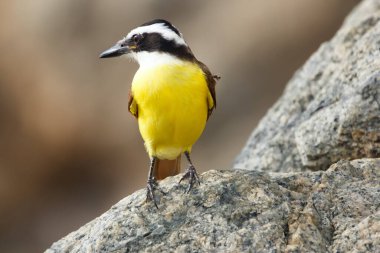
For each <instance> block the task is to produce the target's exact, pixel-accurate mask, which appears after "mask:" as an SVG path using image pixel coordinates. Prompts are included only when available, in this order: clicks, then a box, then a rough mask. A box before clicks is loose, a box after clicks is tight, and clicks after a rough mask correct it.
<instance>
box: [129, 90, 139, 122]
mask: <svg viewBox="0 0 380 253" xmlns="http://www.w3.org/2000/svg"><path fill="white" fill-rule="evenodd" d="M128 111H129V112H130V113H131V114H132V115H133V116H135V117H136V119H137V117H138V115H139V112H138V108H137V103H136V101H135V100H134V99H133V95H132V92H129V100H128Z"/></svg>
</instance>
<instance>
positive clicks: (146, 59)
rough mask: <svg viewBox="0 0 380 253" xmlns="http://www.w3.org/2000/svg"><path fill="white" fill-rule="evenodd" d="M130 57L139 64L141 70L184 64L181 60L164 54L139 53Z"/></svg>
mask: <svg viewBox="0 0 380 253" xmlns="http://www.w3.org/2000/svg"><path fill="white" fill-rule="evenodd" d="M130 56H131V57H132V58H133V59H135V60H136V61H137V62H138V63H139V65H140V68H151V67H156V66H158V65H172V64H182V63H183V61H181V60H180V59H179V58H177V57H175V56H173V55H170V54H168V53H162V52H138V53H131V54H130Z"/></svg>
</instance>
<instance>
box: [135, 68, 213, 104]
mask: <svg viewBox="0 0 380 253" xmlns="http://www.w3.org/2000/svg"><path fill="white" fill-rule="evenodd" d="M206 87H207V84H206V82H205V78H204V75H203V72H202V70H200V69H199V68H198V67H197V66H195V65H194V64H192V63H183V64H161V65H158V66H149V67H140V68H139V70H138V71H137V72H136V74H135V77H134V79H133V82H132V94H133V96H134V99H135V100H136V102H137V104H138V105H139V106H144V105H148V106H149V104H150V103H157V101H163V100H165V101H166V102H170V101H171V102H173V103H177V102H179V100H181V101H182V102H186V101H189V100H191V98H192V97H193V96H194V95H195V96H199V95H200V94H202V93H205V92H206V90H205V88H206ZM201 96H202V95H201Z"/></svg>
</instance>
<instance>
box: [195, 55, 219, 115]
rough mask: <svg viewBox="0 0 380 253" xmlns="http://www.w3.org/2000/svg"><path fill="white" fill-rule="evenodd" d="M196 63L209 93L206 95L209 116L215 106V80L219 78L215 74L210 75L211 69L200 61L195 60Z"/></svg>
mask: <svg viewBox="0 0 380 253" xmlns="http://www.w3.org/2000/svg"><path fill="white" fill-rule="evenodd" d="M197 63H198V65H199V66H200V67H201V69H202V71H203V73H204V74H205V76H206V82H207V86H208V90H209V94H208V96H207V102H208V116H207V118H209V117H210V116H211V114H212V112H213V110H214V109H215V108H216V95H215V85H216V80H219V79H220V77H219V76H216V75H212V74H211V71H210V70H209V69H208V67H207V66H206V65H205V64H204V63H203V62H201V61H197Z"/></svg>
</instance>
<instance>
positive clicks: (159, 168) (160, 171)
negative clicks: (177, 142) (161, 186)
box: [155, 155, 181, 180]
mask: <svg viewBox="0 0 380 253" xmlns="http://www.w3.org/2000/svg"><path fill="white" fill-rule="evenodd" d="M180 171H181V155H180V156H178V157H177V158H176V159H175V160H160V159H157V162H156V168H155V178H156V179H157V180H162V179H164V178H166V177H170V176H175V175H177V174H179V172H180Z"/></svg>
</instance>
